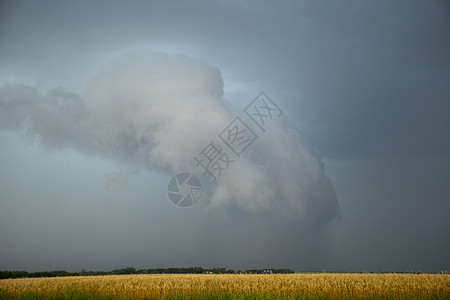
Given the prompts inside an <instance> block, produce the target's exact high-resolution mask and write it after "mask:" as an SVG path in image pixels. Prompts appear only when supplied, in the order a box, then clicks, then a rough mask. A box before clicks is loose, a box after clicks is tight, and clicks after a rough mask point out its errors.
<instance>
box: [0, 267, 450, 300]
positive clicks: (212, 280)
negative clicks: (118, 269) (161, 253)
mask: <svg viewBox="0 0 450 300" xmlns="http://www.w3.org/2000/svg"><path fill="white" fill-rule="evenodd" d="M0 298H2V299H10V298H12V299H174V298H175V299H186V298H187V299H279V298H284V299H331V298H332V299H411V298H414V299H450V275H449V274H334V273H318V274H309V273H304V274H302V273H300V274H273V275H252V274H239V275H237V274H236V275H235V274H224V275H213V274H195V275H194V274H192V275H177V274H159V275H112V276H95V277H93V276H78V277H56V278H23V279H3V280H0Z"/></svg>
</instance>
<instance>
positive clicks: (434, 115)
mask: <svg viewBox="0 0 450 300" xmlns="http://www.w3.org/2000/svg"><path fill="white" fill-rule="evenodd" d="M449 53H450V6H449V4H448V3H447V2H446V1H416V0H414V1H410V0H408V1H407V0H403V1H400V0H398V1H370V2H369V1H344V0H342V1H284V2H276V1H264V2H263V1H237V0H236V1H134V2H125V1H77V2H69V1H21V2H20V3H19V2H17V1H3V2H1V4H0V145H1V146H0V241H1V242H0V270H25V271H47V270H66V271H80V270H81V269H86V270H112V269H118V268H124V267H127V266H131V267H135V268H137V269H140V268H160V267H164V268H167V267H189V266H201V267H204V268H212V267H226V268H233V269H235V270H238V269H239V270H245V269H249V268H290V269H294V270H296V271H322V270H327V271H372V272H378V271H384V272H388V271H400V272H401V271H424V272H439V271H445V270H447V271H448V270H450V255H449V253H450V231H449V228H450V218H449V217H448V216H449V213H450V181H449V178H450V175H449V173H450V130H449V129H450V118H449V114H450V104H449V97H450V54H449ZM262 91H263V92H265V94H267V96H268V97H270V99H271V100H272V101H273V103H274V104H275V105H276V106H278V108H279V114H278V111H277V114H275V113H274V114H273V118H272V119H266V124H265V125H266V127H265V128H264V129H261V128H259V127H258V126H257V124H256V123H255V122H253V121H252V120H251V118H249V116H248V115H246V114H245V112H244V109H245V108H246V107H247V105H249V104H250V102H252V100H253V99H255V97H256V96H258V95H259V94H260V92H262ZM272 107H274V106H272ZM267 112H268V113H269V111H267ZM236 117H239V118H240V119H239V120H241V121H242V122H243V123H245V124H246V125H247V126H248V128H249V129H251V130H253V133H254V134H255V135H256V136H257V138H256V139H255V141H254V142H253V143H252V144H249V146H248V148H246V149H245V151H243V152H242V153H241V155H236V154H235V153H233V152H231V151H230V149H229V148H227V146H226V145H225V144H224V143H223V140H221V138H220V134H221V132H227V131H224V130H225V128H227V126H229V125H230V123H231V122H232V121H233V120H234V119H235V118H236ZM211 141H213V142H214V143H216V145H219V146H221V147H222V151H223V152H225V151H227V154H228V156H229V158H230V159H231V160H232V161H233V162H232V163H230V164H229V166H228V168H227V169H224V170H223V173H222V174H221V175H220V176H219V174H217V175H218V176H217V178H216V181H211V180H210V179H211V178H209V177H208V174H206V175H205V173H204V170H203V169H202V168H201V167H200V166H199V165H196V161H195V160H194V157H199V156H200V153H201V152H202V150H204V149H205V147H207V145H209V143H210V142H211ZM222 158H223V157H222ZM222 162H223V161H222ZM180 172H189V173H192V174H195V175H196V176H197V177H198V178H199V179H200V181H201V183H202V188H203V194H202V197H201V198H200V200H199V201H198V202H197V203H196V204H195V205H193V206H192V207H190V208H179V207H176V206H175V205H173V204H172V203H171V202H170V201H169V199H168V196H167V187H168V183H169V181H170V180H171V178H172V176H174V175H175V174H177V173H180Z"/></svg>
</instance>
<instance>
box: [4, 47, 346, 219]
mask: <svg viewBox="0 0 450 300" xmlns="http://www.w3.org/2000/svg"><path fill="white" fill-rule="evenodd" d="M83 98H84V99H83ZM83 98H82V96H80V95H77V94H75V93H68V92H64V91H63V90H61V89H54V90H51V91H49V92H47V93H45V94H40V93H39V92H37V91H36V89H35V88H33V87H28V86H5V87H3V88H2V93H1V95H0V101H1V102H0V103H1V106H2V110H1V114H2V115H4V116H7V118H3V124H2V127H3V128H5V129H13V128H14V127H19V126H20V125H21V124H20V123H21V122H20V120H22V122H23V123H26V124H22V125H25V126H26V129H25V130H26V132H27V134H28V135H29V136H31V137H33V138H35V139H36V140H38V141H39V143H40V144H41V145H42V146H44V147H46V148H56V149H64V148H73V149H75V150H77V151H84V152H85V153H87V154H93V155H99V156H105V157H108V158H112V159H117V160H121V161H124V162H126V163H130V167H133V166H142V167H144V168H156V169H157V168H160V169H162V170H166V171H171V172H172V173H174V174H175V172H182V171H188V172H192V173H195V174H197V175H198V176H201V175H202V173H203V170H202V169H200V168H196V167H195V164H194V160H193V157H194V156H195V154H196V153H198V152H199V150H200V149H201V146H204V145H207V144H208V142H209V140H211V139H213V138H214V137H215V136H217V134H218V133H219V132H220V131H222V129H223V128H225V127H226V126H227V125H228V123H229V122H230V121H231V115H232V114H231V112H229V110H228V109H227V108H226V106H225V103H224V102H223V99H222V98H223V80H222V77H221V74H220V71H219V70H218V69H216V68H214V67H212V66H210V65H208V64H206V63H205V62H202V61H197V60H194V59H192V58H189V57H187V56H185V55H168V54H163V53H153V54H148V55H145V54H142V53H138V54H135V55H132V54H129V55H126V56H124V57H122V58H120V59H118V61H116V62H113V63H111V64H109V65H108V66H106V67H104V68H103V69H102V70H101V71H100V72H99V74H98V75H97V76H95V77H94V78H93V79H92V81H91V82H90V83H89V85H88V87H87V90H86V92H85V93H84V96H83ZM249 102H250V101H249ZM287 126H288V121H287V119H284V120H283V121H281V122H278V123H276V124H274V125H273V126H272V128H271V129H270V132H268V133H266V135H265V136H264V139H263V141H262V142H261V143H260V144H259V145H258V147H252V148H251V149H250V150H249V154H247V155H246V156H244V157H243V158H242V159H241V160H239V161H238V162H236V163H235V164H233V165H232V167H231V168H230V170H229V171H227V172H224V173H225V174H224V175H223V176H221V177H220V178H218V180H217V183H216V184H214V185H213V186H212V187H211V195H208V196H209V197H206V198H210V206H209V207H214V208H219V207H222V208H223V207H228V206H229V205H231V204H233V203H234V204H236V205H237V206H238V207H241V208H243V209H247V210H250V211H254V210H258V209H263V210H267V211H273V210H274V209H275V208H277V207H278V208H280V209H283V210H284V213H285V214H286V215H287V214H289V215H291V216H292V215H294V216H303V217H305V216H308V215H314V217H313V218H312V219H316V218H320V222H327V221H328V220H329V219H330V218H332V217H333V216H336V215H337V214H338V212H339V208H338V203H337V199H336V194H335V192H334V190H333V187H332V186H331V183H330V181H329V179H328V178H327V177H325V176H324V172H323V163H322V161H321V159H320V158H319V157H318V156H317V155H315V154H314V153H313V152H312V151H310V150H309V149H308V147H307V146H306V145H305V144H304V143H303V142H302V141H301V138H300V136H299V134H298V132H297V131H296V130H295V129H293V128H288V127H287ZM255 157H256V158H255ZM116 177H117V176H115V177H108V178H109V179H111V178H116ZM108 182H110V180H109V181H108ZM119 183H120V182H119ZM119 185H120V186H122V185H123V184H121V183H120V184H119ZM207 201H208V200H207ZM317 221H319V220H317Z"/></svg>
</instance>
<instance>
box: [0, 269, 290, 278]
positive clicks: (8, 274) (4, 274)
mask: <svg viewBox="0 0 450 300" xmlns="http://www.w3.org/2000/svg"><path fill="white" fill-rule="evenodd" d="M240 273H247V274H287V273H294V271H293V270H290V269H251V270H245V271H244V272H242V271H234V270H233V269H226V268H213V269H204V268H201V267H190V268H157V269H139V270H136V269H135V268H132V267H127V268H124V269H118V270H112V271H108V272H105V271H86V270H84V269H82V270H81V271H80V272H73V273H70V272H66V271H48V272H32V273H28V272H25V271H0V279H7V278H25V277H30V278H34V277H60V276H99V275H124V274H240Z"/></svg>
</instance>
